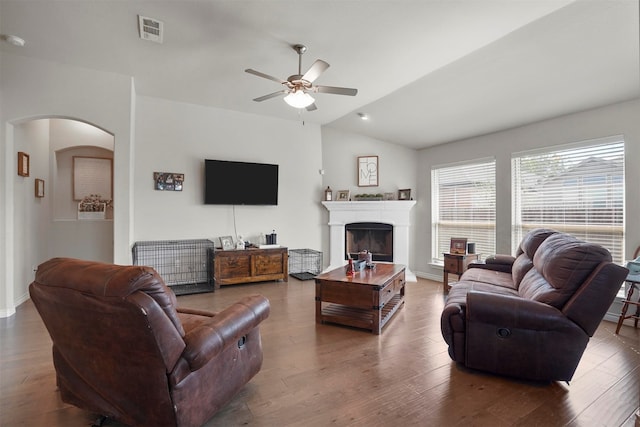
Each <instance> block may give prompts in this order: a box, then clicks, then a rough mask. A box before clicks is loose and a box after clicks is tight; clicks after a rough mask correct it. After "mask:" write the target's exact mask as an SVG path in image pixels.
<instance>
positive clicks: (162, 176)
mask: <svg viewBox="0 0 640 427" xmlns="http://www.w3.org/2000/svg"><path fill="white" fill-rule="evenodd" d="M153 181H154V188H155V189H156V190H160V191H182V184H183V183H184V174H183V173H173V172H154V173H153Z"/></svg>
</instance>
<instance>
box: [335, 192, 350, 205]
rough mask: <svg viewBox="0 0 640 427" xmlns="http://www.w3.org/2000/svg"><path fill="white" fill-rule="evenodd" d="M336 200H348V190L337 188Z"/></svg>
mask: <svg viewBox="0 0 640 427" xmlns="http://www.w3.org/2000/svg"><path fill="white" fill-rule="evenodd" d="M336 194H337V195H336V201H338V202H348V201H349V190H338V191H337V193H336Z"/></svg>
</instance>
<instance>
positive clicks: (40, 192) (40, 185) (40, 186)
mask: <svg viewBox="0 0 640 427" xmlns="http://www.w3.org/2000/svg"><path fill="white" fill-rule="evenodd" d="M35 182H36V184H35V196H36V197H37V198H42V197H44V179H39V178H36V181H35Z"/></svg>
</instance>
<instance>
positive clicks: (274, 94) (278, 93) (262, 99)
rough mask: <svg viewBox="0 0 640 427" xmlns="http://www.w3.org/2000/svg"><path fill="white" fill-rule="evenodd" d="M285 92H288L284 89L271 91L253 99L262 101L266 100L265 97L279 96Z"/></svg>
mask: <svg viewBox="0 0 640 427" xmlns="http://www.w3.org/2000/svg"><path fill="white" fill-rule="evenodd" d="M285 93H288V92H287V91H286V90H279V91H277V92H273V93H270V94H268V95H263V96H260V97H258V98H254V99H253V100H254V101H256V102H262V101H266V100H267V99H271V98H275V97H276V96H280V95H282V94H285Z"/></svg>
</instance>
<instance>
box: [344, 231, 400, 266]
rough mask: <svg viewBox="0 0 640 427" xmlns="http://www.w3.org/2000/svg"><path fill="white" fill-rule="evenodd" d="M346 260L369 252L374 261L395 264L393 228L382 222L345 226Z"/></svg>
mask: <svg viewBox="0 0 640 427" xmlns="http://www.w3.org/2000/svg"><path fill="white" fill-rule="evenodd" d="M344 230H345V233H344V239H345V249H346V253H345V259H348V258H349V256H350V257H351V258H353V259H358V254H359V253H360V252H363V251H369V252H371V254H372V260H373V261H387V262H393V226H392V225H391V224H385V223H380V222H355V223H351V224H345V229H344Z"/></svg>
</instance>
